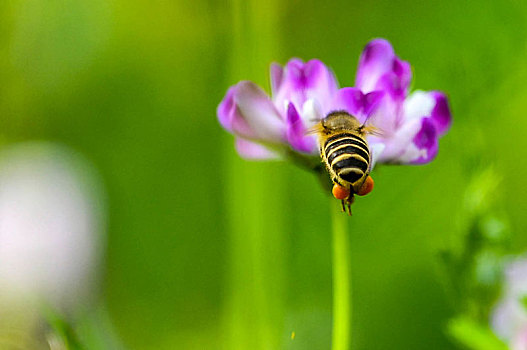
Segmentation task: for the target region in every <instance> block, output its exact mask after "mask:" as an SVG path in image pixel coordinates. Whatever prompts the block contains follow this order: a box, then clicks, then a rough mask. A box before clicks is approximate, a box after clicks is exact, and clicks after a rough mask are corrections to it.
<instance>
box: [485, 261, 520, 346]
mask: <svg viewBox="0 0 527 350" xmlns="http://www.w3.org/2000/svg"><path fill="white" fill-rule="evenodd" d="M491 326H492V328H493V330H494V332H495V333H496V334H497V335H498V336H499V337H500V338H501V339H502V340H503V341H505V342H506V343H507V344H509V346H510V348H511V349H512V350H527V257H525V256H524V257H520V258H518V259H516V260H514V261H512V262H511V263H509V264H508V266H506V268H505V281H504V290H503V295H502V297H501V298H500V300H499V302H498V303H497V304H496V307H495V308H494V310H493V312H492V316H491Z"/></svg>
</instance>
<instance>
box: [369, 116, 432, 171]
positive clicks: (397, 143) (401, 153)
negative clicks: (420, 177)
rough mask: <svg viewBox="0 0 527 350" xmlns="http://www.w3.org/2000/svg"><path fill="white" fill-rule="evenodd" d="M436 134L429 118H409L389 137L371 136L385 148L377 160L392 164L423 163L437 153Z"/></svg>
mask: <svg viewBox="0 0 527 350" xmlns="http://www.w3.org/2000/svg"><path fill="white" fill-rule="evenodd" d="M437 138H438V135H437V131H436V128H435V125H434V123H433V122H432V120H431V119H430V118H421V119H411V120H409V121H407V122H406V123H405V124H404V125H403V126H401V127H400V128H399V129H398V130H397V131H396V133H395V134H393V135H390V136H389V137H387V138H385V139H382V138H373V140H372V141H371V142H382V143H384V144H385V146H386V147H385V149H384V150H383V152H382V154H381V155H380V156H379V159H378V162H380V163H392V164H424V163H427V162H429V161H431V160H432V159H433V158H434V157H435V156H436V154H437V149H438V141H437Z"/></svg>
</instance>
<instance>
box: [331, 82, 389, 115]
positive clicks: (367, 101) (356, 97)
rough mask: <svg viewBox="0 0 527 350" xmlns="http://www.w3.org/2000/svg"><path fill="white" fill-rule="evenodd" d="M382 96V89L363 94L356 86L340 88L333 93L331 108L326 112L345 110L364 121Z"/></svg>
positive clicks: (375, 107)
mask: <svg viewBox="0 0 527 350" xmlns="http://www.w3.org/2000/svg"><path fill="white" fill-rule="evenodd" d="M383 96H384V92H382V91H373V92H370V93H368V94H366V95H364V94H363V93H362V92H361V91H360V90H359V89H357V88H351V87H346V88H342V89H340V90H339V91H338V92H337V94H336V95H335V97H334V99H333V102H332V103H331V105H330V106H331V108H330V110H328V111H327V112H328V113H329V112H334V111H346V112H348V113H349V114H351V115H353V116H355V117H356V118H357V119H358V120H359V121H360V122H361V123H364V122H365V121H366V119H367V118H368V117H369V116H370V115H371V114H372V113H373V112H374V111H375V110H376V109H377V107H378V106H379V104H380V102H381V100H382V98H383ZM326 114H327V113H326Z"/></svg>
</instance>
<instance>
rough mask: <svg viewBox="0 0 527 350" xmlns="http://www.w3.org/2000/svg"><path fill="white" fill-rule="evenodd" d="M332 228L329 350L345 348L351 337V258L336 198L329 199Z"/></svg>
mask: <svg viewBox="0 0 527 350" xmlns="http://www.w3.org/2000/svg"><path fill="white" fill-rule="evenodd" d="M331 202H332V205H331V206H330V208H331V224H332V231H333V335H332V350H349V348H350V339H351V308H352V306H351V261H350V244H349V234H348V229H347V228H348V226H347V224H348V222H347V221H348V220H349V217H348V216H347V215H346V214H345V213H342V212H341V207H340V203H339V201H336V200H334V199H333V198H332V199H331Z"/></svg>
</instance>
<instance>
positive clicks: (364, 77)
mask: <svg viewBox="0 0 527 350" xmlns="http://www.w3.org/2000/svg"><path fill="white" fill-rule="evenodd" d="M411 79H412V71H411V68H410V64H409V63H408V62H406V61H403V60H401V59H399V58H398V57H397V56H396V55H395V52H394V51H393V48H392V46H391V44H390V43H389V42H388V41H387V40H384V39H374V40H372V41H370V42H369V43H368V44H367V45H366V47H365V48H364V51H363V52H362V55H361V57H360V60H359V67H358V70H357V78H356V79H355V86H357V87H358V88H359V89H360V90H362V91H363V92H370V91H373V90H387V91H388V92H389V93H390V94H392V95H393V96H395V97H401V96H402V97H404V95H405V94H406V93H407V92H408V86H409V85H410V81H411Z"/></svg>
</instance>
